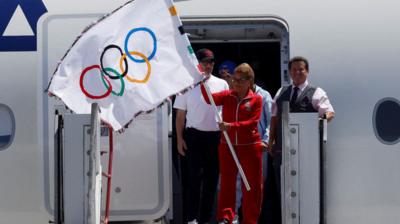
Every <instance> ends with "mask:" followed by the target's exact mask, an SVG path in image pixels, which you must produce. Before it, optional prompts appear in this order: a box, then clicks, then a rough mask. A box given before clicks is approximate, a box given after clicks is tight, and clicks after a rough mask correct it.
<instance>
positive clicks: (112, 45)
mask: <svg viewBox="0 0 400 224" xmlns="http://www.w3.org/2000/svg"><path fill="white" fill-rule="evenodd" d="M111 48H117V50H118V51H119V53H120V54H121V56H122V55H123V54H124V53H123V52H122V49H121V48H120V47H118V46H117V45H114V44H111V45H108V46H107V47H106V48H104V50H103V53H101V56H100V66H101V70H103V72H104V73H105V74H106V75H107V76H108V77H110V79H119V78H120V76H112V75H110V74H109V73H108V72H107V70H106V69H105V68H104V66H103V57H104V54H105V53H106V51H107V50H108V49H111ZM124 62H125V68H126V70H125V72H123V73H122V77H124V76H126V74H127V73H128V61H127V60H126V59H125V60H124ZM114 74H116V73H115V72H114Z"/></svg>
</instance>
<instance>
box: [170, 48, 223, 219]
mask: <svg viewBox="0 0 400 224" xmlns="http://www.w3.org/2000/svg"><path fill="white" fill-rule="evenodd" d="M196 56H197V59H198V60H199V62H200V65H201V67H202V68H203V71H204V73H205V75H206V76H209V78H208V79H207V81H206V83H207V85H208V86H209V88H210V90H211V92H212V93H214V92H219V91H222V90H228V89H229V87H228V83H227V82H226V81H224V80H222V79H220V78H217V77H215V76H213V75H212V74H211V72H212V70H213V67H214V54H213V52H212V51H210V50H209V49H200V50H199V51H197V52H196ZM174 108H175V109H177V112H176V135H177V147H178V152H179V154H180V155H182V156H185V157H186V159H187V167H185V168H186V171H187V178H186V180H187V189H186V197H185V198H186V200H185V201H186V205H185V206H186V209H187V220H188V222H189V223H191V224H196V223H208V222H210V219H211V216H212V208H213V204H214V200H215V195H216V189H217V184H218V176H219V165H218V145H219V141H220V131H219V128H218V124H217V122H216V117H215V116H216V114H215V111H214V109H213V108H212V106H211V105H208V104H207V103H206V102H205V100H204V98H203V97H202V94H201V91H200V86H197V87H195V88H193V89H191V90H189V91H188V92H186V93H185V94H183V95H180V96H177V97H176V99H175V103H174ZM219 110H220V108H219ZM185 119H186V125H185Z"/></svg>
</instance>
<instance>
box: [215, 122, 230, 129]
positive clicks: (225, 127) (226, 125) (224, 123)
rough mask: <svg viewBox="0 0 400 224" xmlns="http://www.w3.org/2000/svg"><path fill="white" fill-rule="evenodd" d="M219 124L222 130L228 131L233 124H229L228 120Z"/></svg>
mask: <svg viewBox="0 0 400 224" xmlns="http://www.w3.org/2000/svg"><path fill="white" fill-rule="evenodd" d="M218 126H219V130H221V131H228V130H229V129H230V128H231V124H229V123H227V122H221V123H218Z"/></svg>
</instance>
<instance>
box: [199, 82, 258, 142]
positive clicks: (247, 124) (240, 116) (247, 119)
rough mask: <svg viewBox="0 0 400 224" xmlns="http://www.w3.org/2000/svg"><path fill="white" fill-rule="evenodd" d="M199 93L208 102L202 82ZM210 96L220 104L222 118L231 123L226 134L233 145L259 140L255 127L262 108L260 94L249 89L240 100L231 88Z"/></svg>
mask: <svg viewBox="0 0 400 224" xmlns="http://www.w3.org/2000/svg"><path fill="white" fill-rule="evenodd" d="M201 93H202V94H203V97H204V99H205V101H206V102H207V103H208V104H210V100H209V99H208V96H207V92H206V90H205V88H204V86H203V84H202V85H201ZM212 96H213V98H214V101H215V104H216V105H217V106H221V105H222V120H223V121H224V122H227V123H230V124H231V128H230V129H229V130H228V135H229V138H230V140H231V141H232V144H233V145H250V144H256V143H260V142H261V137H260V134H259V133H258V127H257V125H258V121H259V120H260V114H261V110H262V98H261V96H259V95H258V94H255V93H253V91H252V90H249V92H248V93H247V95H246V97H244V98H243V99H242V100H241V101H240V102H239V100H238V97H237V94H236V92H235V91H233V90H224V91H221V92H218V93H213V94H212ZM221 142H225V143H226V140H225V137H222V138H221Z"/></svg>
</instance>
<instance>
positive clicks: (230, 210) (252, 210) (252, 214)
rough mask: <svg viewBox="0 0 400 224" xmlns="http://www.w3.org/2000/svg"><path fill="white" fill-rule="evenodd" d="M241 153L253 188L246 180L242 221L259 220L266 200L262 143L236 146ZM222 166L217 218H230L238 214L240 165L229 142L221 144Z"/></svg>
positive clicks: (253, 223) (238, 153)
mask: <svg viewBox="0 0 400 224" xmlns="http://www.w3.org/2000/svg"><path fill="white" fill-rule="evenodd" d="M234 148H235V152H236V154H237V157H238V159H239V161H240V164H241V165H242V168H243V171H244V173H245V175H246V177H247V181H248V182H249V185H250V188H251V190H250V191H247V190H246V187H245V186H244V184H243V182H242V193H243V198H242V209H243V221H242V222H241V224H256V223H257V221H258V216H259V215H260V210H261V202H262V146H261V144H254V145H246V146H234ZM218 150H219V167H220V174H221V176H220V178H221V187H220V191H219V193H218V210H217V219H218V221H221V220H222V219H227V220H229V223H232V221H233V218H234V217H235V201H236V178H237V173H238V169H237V167H236V165H235V161H234V160H233V157H232V154H231V153H230V150H229V148H228V145H227V144H225V143H221V144H220V145H219V149H218Z"/></svg>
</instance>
